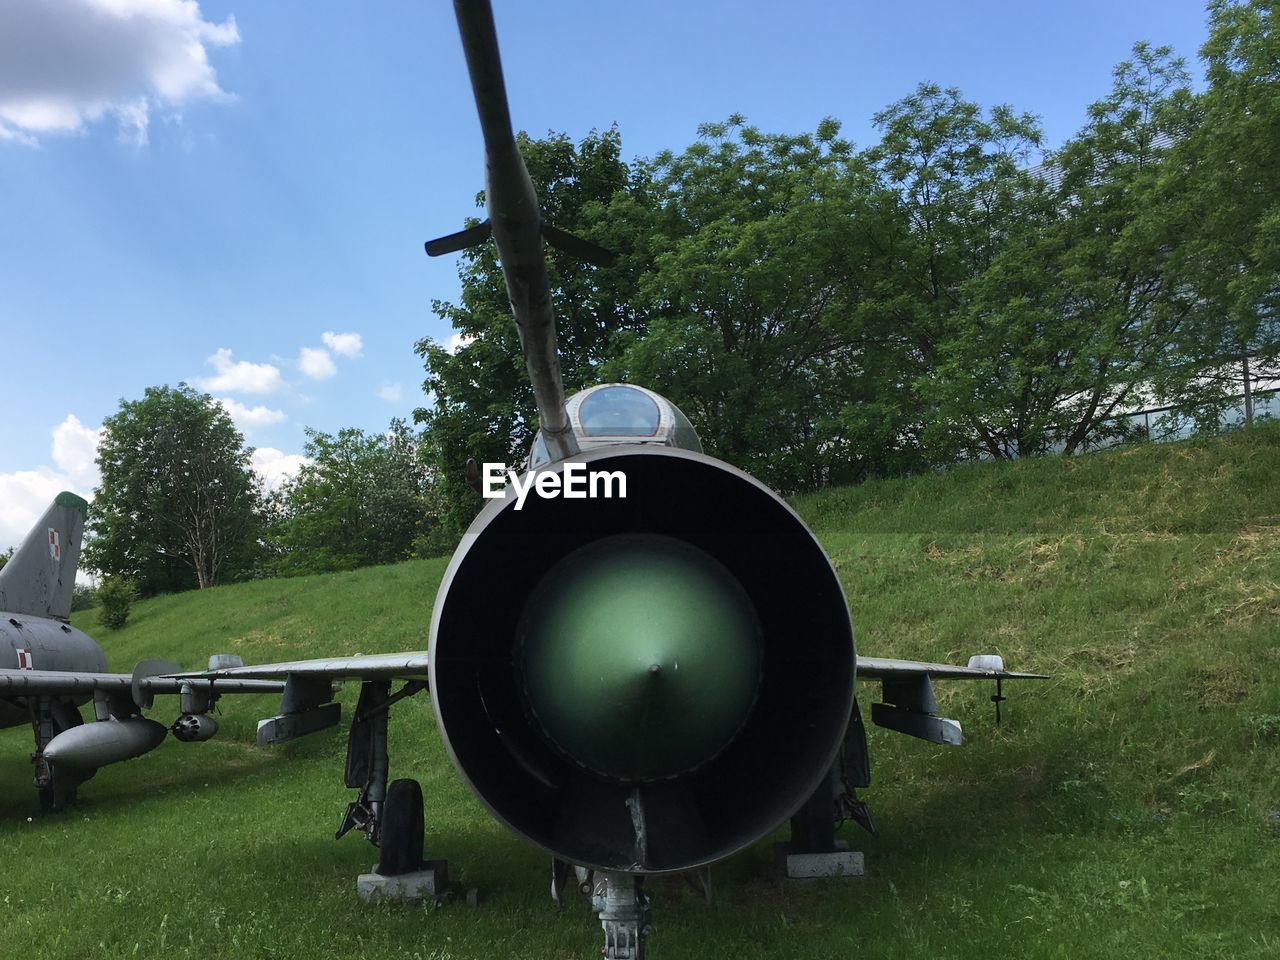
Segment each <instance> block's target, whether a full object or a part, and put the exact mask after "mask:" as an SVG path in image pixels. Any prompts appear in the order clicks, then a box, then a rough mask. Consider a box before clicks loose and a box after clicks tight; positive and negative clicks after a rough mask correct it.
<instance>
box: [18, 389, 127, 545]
mask: <svg viewBox="0 0 1280 960" xmlns="http://www.w3.org/2000/svg"><path fill="white" fill-rule="evenodd" d="M101 435H102V430H101V429H100V428H99V429H95V428H93V427H86V426H85V425H84V424H82V423H81V422H80V420H79V418H77V417H76V416H75V415H74V414H69V415H68V416H67V418H66V419H65V420H63V421H62V422H61V423H60V424H58V425H57V426H56V427H54V428H53V430H52V435H51V441H52V442H51V444H50V453H51V455H52V457H53V461H54V463H55V464H57V467H58V469H56V470H55V469H54V468H53V467H50V466H47V465H41V466H39V467H36V468H35V469H34V470H17V471H14V472H13V473H0V550H5V549H8V548H9V547H16V546H17V545H18V544H19V543H21V542H22V540H23V538H24V537H26V535H27V534H28V533H29V532H30V531H31V527H32V526H33V525H34V524H35V522H36V521H37V520H39V519H40V517H41V515H43V514H44V512H45V510H47V509H48V508H49V504H50V503H52V502H53V498H54V497H56V496H57V495H58V494H59V493H61V492H62V491H63V490H70V491H72V492H73V493H78V494H80V495H81V496H82V497H85V498H86V499H87V498H88V497H89V496H90V495H91V494H92V492H93V488H94V487H96V486H97V485H98V483H99V476H98V465H97V464H96V463H94V457H95V456H96V455H97V451H98V439H99V438H100V437H101Z"/></svg>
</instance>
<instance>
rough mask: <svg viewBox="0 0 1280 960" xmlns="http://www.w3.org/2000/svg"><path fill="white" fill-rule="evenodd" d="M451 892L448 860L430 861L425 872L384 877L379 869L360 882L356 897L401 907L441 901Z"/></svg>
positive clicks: (375, 869)
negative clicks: (393, 903) (386, 902)
mask: <svg viewBox="0 0 1280 960" xmlns="http://www.w3.org/2000/svg"><path fill="white" fill-rule="evenodd" d="M448 889H449V867H448V861H446V860H428V861H427V862H426V863H424V864H423V865H422V869H421V870H415V871H413V872H412V873H399V874H395V875H394V876H383V875H382V874H380V873H378V872H377V868H376V867H375V868H374V869H373V871H372V872H370V873H362V874H360V876H358V877H357V878H356V893H358V894H359V895H360V899H361V900H364V901H365V902H366V903H376V902H377V901H379V900H395V901H398V902H400V903H421V902H423V901H424V900H440V899H442V898H443V897H444V896H445V894H446V893H447V892H448Z"/></svg>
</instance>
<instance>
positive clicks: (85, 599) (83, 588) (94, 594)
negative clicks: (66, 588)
mask: <svg viewBox="0 0 1280 960" xmlns="http://www.w3.org/2000/svg"><path fill="white" fill-rule="evenodd" d="M97 605H98V588H97V587H91V586H89V585H88V584H87V583H77V584H76V585H75V586H74V587H72V588H71V612H72V613H77V612H78V611H80V610H91V609H93V608H94V607H96V606H97Z"/></svg>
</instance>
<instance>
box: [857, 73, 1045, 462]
mask: <svg viewBox="0 0 1280 960" xmlns="http://www.w3.org/2000/svg"><path fill="white" fill-rule="evenodd" d="M874 119H875V122H876V125H877V126H878V127H879V129H880V130H881V134H882V136H881V140H880V143H878V144H877V145H875V146H874V147H872V148H871V149H870V150H868V151H867V158H868V160H869V162H870V163H871V164H872V165H873V166H874V169H875V171H876V173H877V175H878V177H879V181H880V184H881V185H882V186H883V187H884V189H886V190H888V191H890V192H891V193H892V195H893V196H894V197H895V201H896V202H895V206H894V209H895V213H896V221H895V224H894V227H895V228H894V229H893V230H891V231H885V233H884V237H885V241H884V242H885V243H886V244H887V248H886V251H885V254H886V260H887V269H885V270H884V272H883V275H882V277H881V279H880V281H879V282H878V283H877V284H876V286H875V288H874V290H873V291H872V295H871V297H870V298H869V301H868V303H867V304H866V306H865V308H864V311H863V316H864V321H863V323H862V325H861V329H860V330H858V331H857V332H856V335H857V337H858V338H859V340H860V342H861V343H862V344H863V346H864V349H867V350H874V351H876V353H877V355H878V356H879V357H880V358H881V362H882V363H884V364H886V365H887V367H888V369H889V370H891V371H894V375H893V378H892V380H891V383H892V384H893V385H894V390H893V393H892V394H891V396H892V397H893V398H894V405H895V406H896V407H897V416H898V417H900V418H901V419H902V420H903V422H904V428H903V431H902V432H903V433H905V434H907V435H909V436H913V438H914V442H915V443H917V444H919V445H920V446H921V448H922V457H921V459H922V460H924V461H925V462H932V463H946V462H951V461H953V460H954V459H956V457H958V456H963V455H965V454H971V453H974V452H976V449H981V450H982V451H983V452H986V453H990V454H995V455H1000V452H999V451H1000V449H1001V444H1000V442H999V440H998V438H996V437H994V436H992V435H991V432H990V430H989V429H987V425H986V424H984V423H983V422H982V418H981V413H982V412H983V410H985V404H986V402H987V401H986V399H985V398H984V397H983V395H982V390H983V388H984V387H985V385H986V384H987V382H988V380H989V378H990V375H991V373H992V372H991V371H989V372H987V373H984V374H983V375H981V376H977V377H973V378H971V379H970V380H969V382H967V383H965V382H962V381H963V379H965V378H964V377H963V375H964V374H966V373H968V369H967V368H966V367H965V366H964V365H963V364H959V363H956V362H954V361H955V358H954V354H955V353H956V352H957V350H956V348H957V344H961V345H963V344H965V342H966V340H967V339H968V337H969V336H971V335H974V334H978V335H981V333H982V331H983V328H984V327H986V326H987V324H988V322H989V318H985V317H981V316H974V315H972V314H971V313H969V312H968V311H969V310H970V303H969V301H970V299H971V297H972V296H973V286H974V285H975V284H976V283H978V282H979V281H980V280H981V278H983V277H984V276H986V275H987V273H988V271H989V270H991V269H992V267H993V265H994V264H995V263H997V261H998V260H999V259H1000V258H1001V257H1002V256H1004V255H1005V254H1006V253H1007V251H1009V250H1011V249H1014V250H1016V249H1019V248H1020V247H1021V246H1022V245H1023V244H1025V242H1026V239H1027V236H1028V234H1029V232H1032V231H1033V230H1034V228H1035V225H1037V224H1039V223H1041V222H1042V221H1043V217H1044V211H1045V201H1044V198H1043V196H1042V191H1041V190H1039V189H1038V188H1037V184H1036V182H1035V180H1034V178H1033V177H1031V176H1029V175H1028V174H1026V173H1024V172H1023V170H1024V168H1025V167H1026V166H1027V164H1028V162H1029V160H1030V158H1031V157H1032V154H1033V151H1034V150H1035V149H1036V148H1037V147H1038V146H1039V144H1040V142H1041V131H1040V127H1039V125H1038V123H1037V122H1036V120H1035V118H1034V117H1032V116H1030V115H1029V114H1025V113H1017V112H1016V111H1015V110H1014V109H1013V108H1012V107H1009V106H1004V105H1002V106H997V107H995V108H993V109H991V110H990V111H984V110H983V109H982V108H981V107H980V106H979V105H978V104H976V103H973V102H972V101H969V100H966V99H965V98H964V97H963V96H962V95H961V93H960V91H959V90H957V89H955V88H943V87H940V86H938V85H936V84H930V83H925V84H921V85H920V86H919V87H917V88H916V90H915V91H914V92H913V93H912V94H910V95H909V96H906V97H904V98H903V99H901V100H899V101H898V102H897V103H894V104H892V105H890V106H889V107H888V108H886V109H885V110H882V111H881V112H880V113H878V114H876V115H875V118H874ZM996 339H999V335H997V336H996ZM957 374H961V375H962V376H961V377H960V378H957V376H956V375H957Z"/></svg>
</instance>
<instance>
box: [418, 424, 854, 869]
mask: <svg viewBox="0 0 1280 960" xmlns="http://www.w3.org/2000/svg"><path fill="white" fill-rule="evenodd" d="M573 460H574V461H577V462H584V463H587V464H589V466H590V469H592V470H608V471H618V470H621V471H622V472H623V473H625V475H626V477H627V494H626V497H625V498H616V497H615V498H611V499H606V498H599V499H565V498H555V499H550V498H547V499H543V498H539V497H537V496H530V497H528V498H527V499H526V501H525V502H524V505H523V509H522V510H521V511H520V512H518V513H517V512H516V511H515V510H514V507H515V499H514V495H511V496H509V497H508V498H507V499H506V500H493V501H490V502H489V504H488V505H487V506H486V507H485V509H484V510H483V511H482V512H481V513H480V515H479V516H478V517H477V518H476V520H475V522H474V523H473V524H472V526H471V528H470V530H468V532H467V534H466V536H465V537H464V538H463V541H462V544H461V545H460V546H459V548H458V550H457V552H456V553H455V554H454V556H453V559H452V561H451V563H450V566H449V569H448V571H447V572H446V574H445V579H444V583H443V585H442V587H441V590H440V593H439V595H438V596H439V599H438V600H437V603H436V609H435V614H434V619H433V622H432V630H431V656H430V662H431V688H432V690H433V703H434V706H435V710H436V715H437V719H438V721H439V726H440V730H441V731H442V733H443V735H444V738H445V742H446V745H447V747H448V749H449V751H450V755H451V757H452V759H453V761H454V764H455V765H456V766H457V768H458V771H459V772H460V773H461V775H462V776H463V778H464V780H465V781H466V782H467V783H468V784H469V785H470V786H471V788H472V790H473V791H474V792H475V793H476V795H477V796H478V797H479V798H480V799H481V801H483V802H484V803H485V804H486V805H487V806H488V807H489V808H490V809H491V810H492V811H493V813H494V814H495V815H496V816H497V817H498V818H499V819H500V820H502V821H503V822H505V823H506V824H507V825H508V826H510V827H511V828H512V829H513V830H515V831H516V832H517V833H519V834H521V835H523V836H524V837H526V838H527V839H529V840H531V841H533V842H534V843H536V844H538V845H539V846H541V847H543V848H544V849H546V850H548V851H550V852H551V853H552V854H553V855H554V856H556V857H559V858H560V859H563V860H567V861H570V862H573V863H577V864H582V865H584V866H588V867H593V868H596V869H601V870H609V871H620V872H631V873H664V872H671V871H679V870H686V869H690V868H693V867H696V866H701V865H703V864H706V863H711V862H713V861H716V860H719V859H722V858H724V857H727V856H730V855H731V854H733V853H736V852H738V851H739V850H742V849H744V848H746V847H749V846H751V845H752V844H754V843H756V842H758V841H759V840H760V839H762V838H763V837H765V836H766V835H767V834H768V833H770V832H771V831H772V830H773V829H774V828H776V827H777V826H778V825H779V824H781V823H782V822H783V821H785V820H786V819H787V818H788V817H790V816H791V815H792V814H793V813H794V812H795V811H796V810H797V809H798V808H799V807H800V806H801V805H802V804H803V803H804V802H805V800H807V799H808V798H809V797H810V796H812V794H813V793H814V791H815V790H816V789H817V787H818V785H819V783H820V781H821V780H822V779H823V777H824V776H825V775H826V773H827V771H828V770H829V769H830V767H831V764H832V761H833V759H834V757H835V754H836V751H837V749H838V748H839V746H840V743H841V741H842V739H843V737H844V733H845V729H846V726H847V724H848V719H849V714H850V710H851V708H852V700H853V685H854V647H853V631H852V627H851V625H850V623H849V615H848V607H847V605H846V602H845V598H844V595H843V592H842V591H841V589H840V585H839V582H838V580H837V579H836V576H835V572H834V571H833V570H832V568H831V564H830V562H829V561H828V559H827V557H826V555H825V553H824V552H823V551H822V548H821V547H820V546H819V545H818V543H817V541H816V540H815V539H814V538H813V535H812V534H811V533H810V532H809V530H808V529H807V528H806V527H805V525H804V524H803V522H802V521H801V520H800V519H799V518H798V517H797V516H796V515H795V513H794V512H793V511H792V510H791V509H790V508H789V507H787V505H786V504H785V503H783V502H782V500H780V499H779V498H778V497H777V496H776V495H775V494H774V493H773V492H772V491H770V490H769V489H768V488H767V487H765V486H764V485H762V484H760V483H759V482H758V481H756V480H754V479H752V478H751V477H750V476H748V475H747V474H745V473H742V472H741V471H739V470H736V469H734V468H733V467H730V466H728V465H727V464H724V463H721V462H720V461H717V460H714V459H712V458H711V457H707V456H704V455H702V454H698V453H693V452H690V451H684V450H679V449H674V448H670V447H656V446H655V447H641V446H621V445H619V446H610V447H602V448H598V449H595V450H590V451H587V452H584V453H582V454H580V455H578V456H576V457H574V458H573ZM560 466H561V465H556V466H555V467H551V468H549V469H559V468H560Z"/></svg>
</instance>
